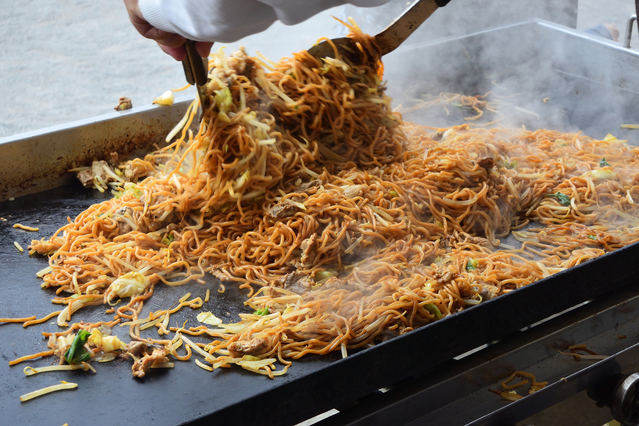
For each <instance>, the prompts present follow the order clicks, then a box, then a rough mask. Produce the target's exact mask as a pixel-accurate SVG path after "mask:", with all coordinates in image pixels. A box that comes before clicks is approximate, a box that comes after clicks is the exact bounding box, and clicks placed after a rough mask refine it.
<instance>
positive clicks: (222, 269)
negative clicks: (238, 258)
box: [209, 262, 233, 281]
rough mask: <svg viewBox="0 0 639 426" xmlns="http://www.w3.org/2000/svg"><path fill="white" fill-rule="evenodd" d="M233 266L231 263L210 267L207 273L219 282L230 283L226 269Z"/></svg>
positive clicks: (229, 276)
mask: <svg viewBox="0 0 639 426" xmlns="http://www.w3.org/2000/svg"><path fill="white" fill-rule="evenodd" d="M231 266H233V264H232V263H231V262H224V263H219V264H217V265H212V266H211V269H210V270H209V272H210V273H211V275H213V276H214V277H215V278H217V279H218V280H220V281H231V275H230V274H229V273H228V272H227V268H230V267H231Z"/></svg>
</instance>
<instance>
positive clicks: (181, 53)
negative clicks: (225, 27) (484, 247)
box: [124, 0, 213, 61]
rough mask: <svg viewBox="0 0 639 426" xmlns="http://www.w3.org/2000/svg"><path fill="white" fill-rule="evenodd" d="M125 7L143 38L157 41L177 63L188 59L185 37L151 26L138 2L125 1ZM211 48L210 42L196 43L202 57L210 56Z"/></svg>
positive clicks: (136, 0) (133, 0)
mask: <svg viewBox="0 0 639 426" xmlns="http://www.w3.org/2000/svg"><path fill="white" fill-rule="evenodd" d="M124 5H125V6H126V10H127V12H128V13H129V19H130V20H131V23H132V24H133V26H134V27H135V29H136V30H138V32H139V33H140V34H142V36H143V37H146V38H149V39H151V40H155V41H156V42H157V44H158V45H159V46H160V49H162V50H163V51H164V52H165V53H167V54H168V55H171V56H172V57H173V58H175V59H176V60H177V61H182V60H184V59H185V58H186V49H185V47H184V42H185V39H184V37H182V36H181V35H179V34H173V33H169V32H166V31H163V30H159V29H157V28H155V27H154V26H152V25H151V24H149V23H148V22H147V21H146V19H144V16H142V12H140V7H139V6H138V0H124ZM211 46H213V43H210V42H202V41H198V42H195V48H196V49H197V51H198V53H199V54H200V56H202V57H207V56H209V53H210V52H211Z"/></svg>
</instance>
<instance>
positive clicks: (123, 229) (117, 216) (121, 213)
mask: <svg viewBox="0 0 639 426" xmlns="http://www.w3.org/2000/svg"><path fill="white" fill-rule="evenodd" d="M125 217H126V219H128V221H127V220H125ZM113 220H115V221H116V222H117V223H118V235H124V234H126V233H128V232H131V231H133V230H134V229H133V227H132V226H131V223H130V222H133V223H135V222H136V221H135V218H134V217H133V209H132V208H131V207H129V206H124V207H120V208H119V209H117V210H116V211H115V212H114V213H113Z"/></svg>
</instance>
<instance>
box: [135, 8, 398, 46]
mask: <svg viewBox="0 0 639 426" xmlns="http://www.w3.org/2000/svg"><path fill="white" fill-rule="evenodd" d="M388 1H389V0H139V5H140V11H141V12H142V16H144V19H146V20H147V21H148V22H149V23H150V24H151V25H153V26H154V27H155V28H158V29H160V30H164V31H168V32H171V33H176V34H180V35H181V36H183V37H185V38H188V39H190V40H195V41H217V42H222V43H232V42H234V41H237V40H239V39H241V38H243V37H245V36H248V35H251V34H256V33H259V32H262V31H264V30H265V29H267V28H268V27H269V26H271V25H272V24H273V23H274V22H275V21H277V20H279V21H282V23H284V24H286V25H293V24H297V23H299V22H302V21H304V20H306V19H308V18H310V17H311V16H313V15H316V14H317V13H319V12H321V11H323V10H325V9H329V8H331V7H335V6H339V5H343V4H345V3H351V4H354V5H356V6H362V7H366V6H370V7H373V6H379V5H381V4H384V3H387V2H388Z"/></svg>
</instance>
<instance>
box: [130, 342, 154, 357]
mask: <svg viewBox="0 0 639 426" xmlns="http://www.w3.org/2000/svg"><path fill="white" fill-rule="evenodd" d="M148 348H149V347H148V346H147V344H146V343H144V342H137V341H135V340H134V341H132V342H129V344H128V345H127V352H128V353H130V354H132V355H135V356H143V355H146V352H147V351H148Z"/></svg>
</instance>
